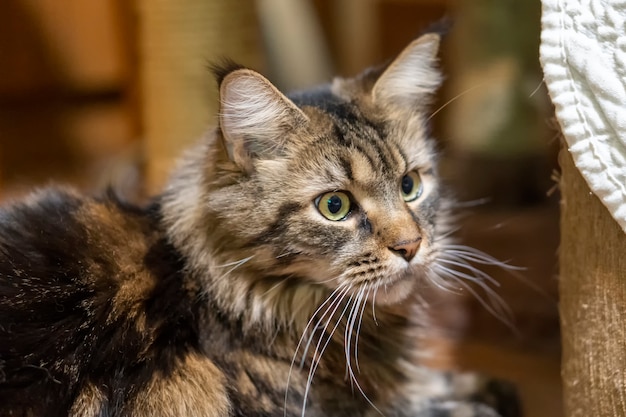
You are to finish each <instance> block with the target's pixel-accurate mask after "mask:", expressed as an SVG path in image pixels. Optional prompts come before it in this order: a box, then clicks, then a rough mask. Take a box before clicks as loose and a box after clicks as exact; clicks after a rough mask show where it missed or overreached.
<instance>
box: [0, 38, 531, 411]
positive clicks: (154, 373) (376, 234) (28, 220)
mask: <svg viewBox="0 0 626 417" xmlns="http://www.w3.org/2000/svg"><path fill="white" fill-rule="evenodd" d="M438 44H439V37H438V36H437V35H434V34H428V35H425V36H423V37H422V38H419V39H417V40H416V41H414V42H413V43H412V44H411V45H409V46H408V47H407V49H406V50H405V51H404V52H403V53H402V54H400V56H399V57H398V58H397V59H396V60H395V61H394V62H392V63H391V64H390V65H389V66H387V67H385V68H379V69H374V70H368V71H366V72H364V73H363V74H361V75H360V76H358V77H355V78H351V79H337V80H335V81H334V82H333V83H332V84H329V85H326V86H321V87H319V88H316V89H313V90H310V91H305V92H298V93H293V94H291V95H289V96H285V95H283V94H282V93H280V92H279V91H278V90H277V89H276V88H275V87H274V86H272V85H271V83H270V82H269V81H268V80H267V79H265V78H264V77H262V76H261V75H259V74H258V73H256V72H254V71H252V70H249V69H245V68H241V67H236V66H233V67H229V68H228V69H224V70H223V71H221V72H220V74H219V79H220V91H221V111H220V124H219V127H218V128H217V129H216V130H215V131H213V132H210V133H209V134H207V136H206V137H205V138H204V139H203V140H202V142H201V143H199V144H198V146H197V147H196V148H195V149H192V150H191V151H190V152H189V153H188V154H187V155H186V156H185V157H184V158H183V159H182V161H181V164H180V166H179V167H178V168H177V169H176V171H175V172H174V174H173V176H172V179H171V181H170V182H169V184H168V185H167V187H166V189H165V190H164V191H163V193H162V194H161V195H159V196H156V197H155V198H154V199H153V200H152V201H151V203H150V204H148V205H146V206H144V207H137V206H133V205H129V204H126V203H124V202H122V201H119V200H118V199H116V198H115V196H114V195H112V194H107V195H105V196H103V197H98V198H94V197H87V196H83V195H80V194H78V193H76V192H74V191H72V190H69V189H62V188H56V189H46V190H42V191H39V192H36V193H34V194H32V195H31V196H29V197H28V198H26V199H24V200H22V201H18V202H15V203H13V204H11V205H8V206H6V207H5V208H3V209H2V210H1V211H0V415H2V416H51V417H54V416H77V417H78V416H81V417H105V416H106V417H109V416H110V417H113V416H137V417H142V416H146V417H147V416H162V417H166V416H168V417H169V416H172V417H173V416H198V417H199V416H206V417H209V416H211V417H218V416H248V417H249V416H304V415H306V416H348V415H349V416H373V415H377V414H379V413H380V414H382V415H385V416H407V417H408V416H421V417H442V416H450V417H452V416H469V417H491V416H497V415H500V414H498V412H497V411H496V409H498V410H500V411H501V412H502V414H501V415H502V416H505V417H507V416H508V417H513V416H518V415H519V410H518V406H517V402H516V400H515V395H514V392H513V391H512V390H511V389H510V388H509V387H508V385H506V384H504V383H499V382H497V381H493V380H489V379H485V378H481V377H478V376H476V375H471V374H468V375H453V374H446V373H439V372H435V371H430V370H427V369H425V368H423V367H421V366H420V365H419V353H420V349H419V346H418V345H417V343H418V340H419V337H418V336H419V329H420V326H421V325H423V321H424V320H425V317H424V313H423V312H422V311H420V309H419V308H418V306H419V305H420V304H419V300H420V292H421V291H420V289H421V288H422V287H423V286H424V285H426V284H428V283H431V282H432V281H435V280H439V279H440V278H441V277H439V276H438V273H437V271H441V270H442V269H441V266H438V265H439V264H438V260H439V259H441V257H442V256H445V250H446V248H447V247H449V246H446V245H449V243H448V242H447V238H446V236H447V234H448V231H449V226H448V222H449V215H448V214H447V210H448V209H449V206H450V204H449V203H448V202H447V200H446V199H445V195H444V194H443V193H442V191H441V190H440V189H439V185H438V181H437V171H436V158H435V151H434V149H433V145H432V144H431V142H430V141H429V139H428V134H427V132H428V130H427V127H426V125H425V113H424V112H425V108H426V104H427V103H428V102H429V101H430V97H431V95H432V94H433V92H434V90H435V88H436V87H437V85H438V84H439V82H440V79H441V77H440V75H439V73H438V71H437V70H436V68H435V66H434V64H435V60H436V53H437V48H438ZM409 173H416V175H419V177H420V178H421V183H422V189H421V190H422V191H421V193H419V194H416V196H417V197H416V198H415V199H414V200H412V201H408V202H407V201H405V200H404V199H403V197H402V194H401V187H402V185H401V184H402V181H403V178H404V177H405V176H406V175H408V174H409ZM339 190H342V191H343V192H345V193H347V194H348V195H349V196H350V199H351V204H352V208H351V210H350V212H349V214H348V215H347V216H345V218H343V219H342V220H339V221H331V220H329V219H327V218H325V217H324V216H323V215H322V214H321V211H320V210H319V209H318V205H319V204H320V202H319V201H320V200H319V196H321V195H323V194H324V193H327V192H336V191H339ZM322 203H323V201H322ZM406 248H409V249H406ZM409 252H410V254H409Z"/></svg>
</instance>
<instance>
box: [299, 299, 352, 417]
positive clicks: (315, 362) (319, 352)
mask: <svg viewBox="0 0 626 417" xmlns="http://www.w3.org/2000/svg"><path fill="white" fill-rule="evenodd" d="M345 294H347V293H344V295H343V296H342V297H341V301H343V299H344V298H345ZM351 301H352V295H351V296H350V299H349V300H348V302H346V305H345V307H344V308H343V310H342V312H341V314H340V315H339V317H338V318H337V323H336V324H335V326H334V327H333V328H332V330H331V331H330V333H329V334H328V337H327V338H326V342H325V343H324V346H322V348H321V349H319V347H320V344H321V342H322V340H323V339H324V334H326V329H327V328H328V325H329V324H330V322H331V321H332V318H333V317H334V315H335V311H337V308H335V309H334V310H333V312H332V314H331V316H330V317H329V318H328V320H327V321H326V325H325V326H324V330H323V331H322V335H321V337H320V339H319V341H318V343H317V345H316V346H315V352H314V353H313V361H312V363H311V368H310V369H309V376H308V378H307V381H306V387H305V389H304V399H303V400H302V417H304V412H305V410H306V400H307V398H308V396H309V390H310V388H311V383H312V382H313V376H314V375H315V371H317V367H318V366H319V364H320V362H321V360H322V355H323V354H324V351H325V350H326V347H327V346H328V344H329V343H330V341H331V340H332V338H333V334H334V333H335V331H336V330H337V327H339V324H340V323H341V319H342V318H343V316H344V314H345V313H346V310H347V309H348V306H349V305H350V302H351ZM339 304H341V302H340V303H339ZM339 304H338V305H339Z"/></svg>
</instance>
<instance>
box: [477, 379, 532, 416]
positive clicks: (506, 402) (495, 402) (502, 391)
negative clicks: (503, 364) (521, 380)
mask: <svg viewBox="0 0 626 417" xmlns="http://www.w3.org/2000/svg"><path fill="white" fill-rule="evenodd" d="M472 400H473V401H476V402H480V403H482V404H487V405H489V406H490V407H492V408H493V409H495V410H496V411H497V412H498V414H499V415H500V416H502V417H522V405H521V402H520V400H519V396H518V394H517V389H516V388H515V385H513V384H512V383H510V382H508V381H504V380H501V379H486V380H485V381H484V382H483V385H482V389H481V390H480V391H478V392H476V393H475V395H473V396H472Z"/></svg>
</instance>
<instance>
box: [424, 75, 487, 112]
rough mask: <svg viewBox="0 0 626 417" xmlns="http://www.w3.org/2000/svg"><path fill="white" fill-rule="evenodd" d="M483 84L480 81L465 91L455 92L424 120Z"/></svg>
mask: <svg viewBox="0 0 626 417" xmlns="http://www.w3.org/2000/svg"><path fill="white" fill-rule="evenodd" d="M483 85H485V83H480V84H478V85H475V86H473V87H470V88H468V89H467V90H465V91H462V92H461V93H459V94H457V95H456V96H454V97H452V98H451V99H450V100H448V101H446V102H445V103H443V104H442V105H441V107H439V108H438V109H437V110H435V111H434V112H432V113H431V114H430V116H428V118H427V119H426V121H428V120H430V119H432V118H433V117H435V115H436V114H437V113H439V112H440V111H441V110H443V109H445V108H446V107H448V105H450V104H451V103H453V102H455V101H456V100H458V99H460V98H461V97H463V96H464V95H466V94H468V93H470V92H472V91H473V90H475V89H477V88H480V87H482V86H483Z"/></svg>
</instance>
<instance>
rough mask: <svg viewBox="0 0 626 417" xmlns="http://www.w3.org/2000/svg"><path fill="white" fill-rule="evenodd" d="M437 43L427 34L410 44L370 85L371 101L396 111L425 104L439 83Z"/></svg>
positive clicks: (433, 34) (438, 39)
mask: <svg viewBox="0 0 626 417" xmlns="http://www.w3.org/2000/svg"><path fill="white" fill-rule="evenodd" d="M440 40H441V37H440V35H438V34H436V33H428V34H426V35H423V36H421V37H419V38H418V39H416V40H414V41H413V42H411V44H409V46H407V47H406V48H405V49H404V50H403V51H402V52H401V53H400V55H398V57H397V58H396V59H395V60H394V61H393V62H392V63H391V64H390V65H389V66H388V67H387V69H386V70H385V71H384V72H383V74H382V75H381V76H380V77H379V78H378V80H377V81H376V83H375V84H374V88H373V89H372V99H373V100H374V102H375V103H377V104H379V105H382V106H384V107H386V106H391V107H393V108H400V109H415V108H422V107H423V106H424V105H425V104H428V102H429V100H430V97H431V96H432V95H433V94H434V93H435V92H436V91H437V88H438V87H439V85H440V84H441V81H442V76H441V73H440V72H439V70H438V68H437V53H438V51H439V43H440Z"/></svg>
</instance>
